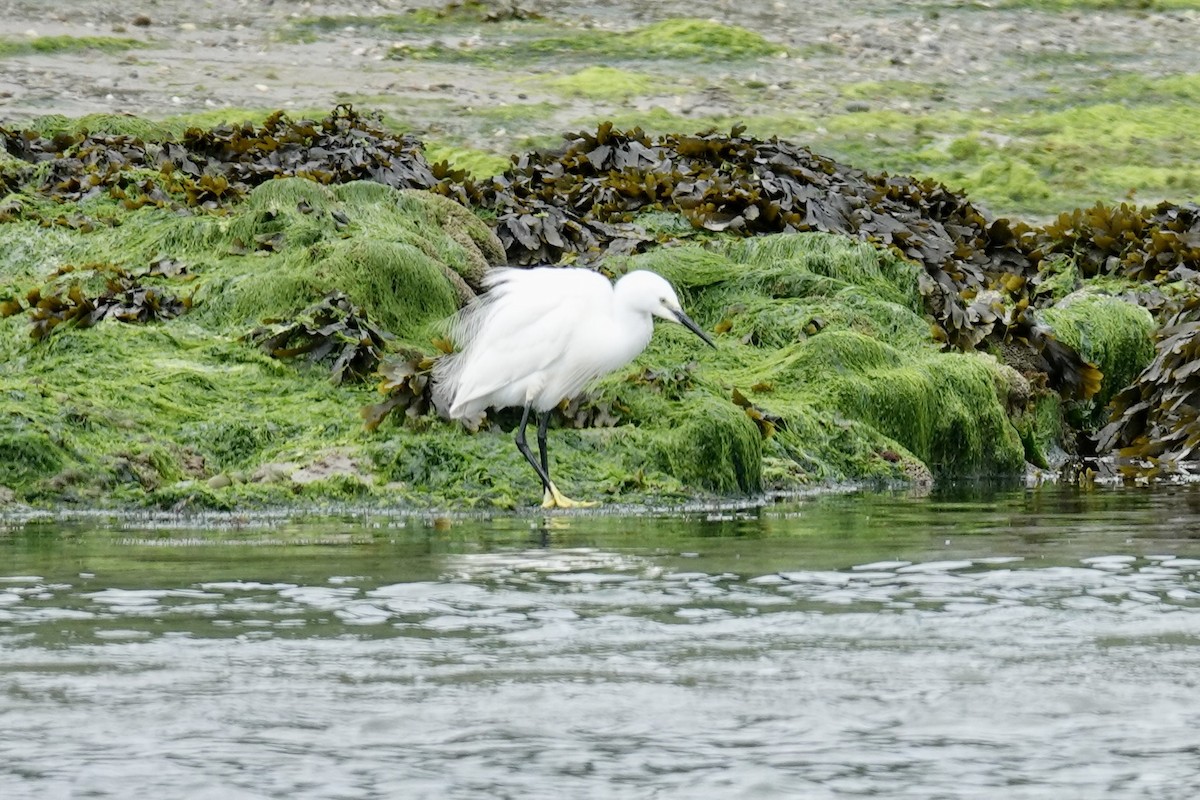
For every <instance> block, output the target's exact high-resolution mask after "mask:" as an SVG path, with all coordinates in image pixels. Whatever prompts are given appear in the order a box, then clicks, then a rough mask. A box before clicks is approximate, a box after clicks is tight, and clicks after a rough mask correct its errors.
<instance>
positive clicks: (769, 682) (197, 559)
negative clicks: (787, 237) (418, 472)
mask: <svg viewBox="0 0 1200 800" xmlns="http://www.w3.org/2000/svg"><path fill="white" fill-rule="evenodd" d="M1198 682H1200V489H1198V488H1196V487H1176V488H1169V489H1155V490H1149V489H1146V490H1142V489H1138V490H1098V491H1091V492H1084V491H1080V490H1076V489H1062V488H1042V489H1036V490H1020V491H1012V492H997V493H987V492H975V493H974V494H971V495H967V496H953V495H938V496H934V497H930V498H912V497H907V496H894V495H846V496H828V497H820V498H814V499H810V500H806V501H802V502H797V503H793V504H780V505H770V506H766V507H763V508H758V509H751V510H745V511H738V510H719V511H708V512H689V513H686V514H682V515H672V516H663V517H635V518H621V517H616V516H580V517H573V516H558V517H551V518H541V517H498V518H492V519H483V518H479V519H475V518H461V519H452V520H449V521H448V522H447V521H446V520H436V521H435V520H432V519H425V518H422V517H420V516H404V515H387V514H380V513H377V512H371V513H360V514H347V515H344V516H341V517H333V518H329V517H326V518H286V517H266V516H264V517H236V516H226V517H211V518H206V519H190V520H181V519H178V518H160V519H154V518H133V517H130V518H118V519H109V518H106V517H101V516H97V517H78V518H75V519H61V518H59V519H34V520H15V519H11V520H8V521H7V522H4V521H0V731H2V732H3V733H2V735H0V798H4V799H5V800H25V798H29V799H30V800H32V799H33V798H39V800H40V799H42V798H81V797H95V798H105V797H114V798H122V799H123V800H125V799H127V798H186V799H188V800H191V799H192V798H214V800H216V799H218V798H219V800H235V799H237V798H289V800H294V799H295V798H321V799H322V800H326V799H328V798H347V799H349V798H355V799H357V798H389V799H390V798H554V799H555V800H559V799H560V798H605V797H612V798H709V797H714V798H771V797H797V798H843V797H883V798H921V799H922V800H929V799H930V798H1000V799H1001V800H1013V799H1017V798H1052V799H1053V800H1068V799H1069V798H1081V799H1083V798H1087V800H1094V799H1095V798H1102V797H1103V798H1108V797H1112V798H1155V799H1156V800H1167V799H1171V800H1173V799H1174V798H1179V800H1191V798H1195V797H1197V796H1200V696H1198V694H1197V683H1198Z"/></svg>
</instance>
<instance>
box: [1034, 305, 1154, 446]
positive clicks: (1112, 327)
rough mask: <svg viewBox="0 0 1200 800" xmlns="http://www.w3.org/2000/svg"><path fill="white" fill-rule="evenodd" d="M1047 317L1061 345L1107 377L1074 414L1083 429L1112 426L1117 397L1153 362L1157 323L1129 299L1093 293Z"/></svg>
mask: <svg viewBox="0 0 1200 800" xmlns="http://www.w3.org/2000/svg"><path fill="white" fill-rule="evenodd" d="M1043 316H1044V317H1045V320H1046V322H1047V323H1048V324H1049V325H1050V326H1051V327H1052V328H1053V329H1054V333H1055V335H1056V336H1057V337H1058V338H1059V339H1061V340H1062V341H1064V342H1066V343H1067V344H1069V345H1071V346H1072V347H1074V348H1075V349H1076V350H1078V351H1079V353H1080V355H1082V356H1083V357H1084V358H1086V359H1087V360H1089V361H1091V362H1092V363H1094V364H1096V366H1098V367H1099V368H1100V371H1101V372H1102V373H1104V380H1103V383H1102V384H1101V387H1100V391H1099V392H1098V393H1097V394H1096V395H1095V396H1094V397H1092V398H1090V399H1088V400H1086V401H1083V403H1080V404H1077V407H1076V408H1074V414H1073V417H1074V419H1073V421H1074V422H1075V423H1076V424H1077V425H1078V427H1081V428H1084V429H1092V430H1094V429H1095V428H1097V427H1099V426H1100V425H1101V424H1103V423H1104V422H1105V421H1107V417H1108V403H1109V401H1110V400H1111V399H1112V397H1113V395H1115V394H1116V393H1117V392H1119V391H1120V390H1122V389H1124V388H1125V387H1126V386H1128V385H1129V384H1130V383H1132V382H1133V380H1134V378H1136V377H1137V376H1138V374H1139V373H1140V372H1141V371H1142V370H1143V369H1145V367H1146V366H1147V365H1148V364H1149V363H1150V362H1151V361H1152V360H1153V358H1154V339H1153V334H1154V330H1155V328H1156V327H1157V326H1156V324H1155V322H1154V319H1153V317H1152V316H1151V315H1150V312H1149V311H1147V310H1146V309H1144V308H1142V307H1141V306H1138V305H1135V304H1134V303H1132V302H1130V301H1128V300H1126V299H1123V298H1121V297H1114V296H1112V295H1108V294H1101V293H1091V292H1082V293H1078V294H1073V295H1070V296H1068V297H1067V298H1066V299H1064V300H1063V302H1060V303H1057V304H1056V305H1054V306H1053V307H1051V308H1048V309H1046V310H1045V312H1044V313H1043Z"/></svg>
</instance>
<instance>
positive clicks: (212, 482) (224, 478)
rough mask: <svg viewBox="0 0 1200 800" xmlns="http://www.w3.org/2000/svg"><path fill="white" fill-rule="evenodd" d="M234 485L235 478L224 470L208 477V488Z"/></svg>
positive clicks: (222, 487)
mask: <svg viewBox="0 0 1200 800" xmlns="http://www.w3.org/2000/svg"><path fill="white" fill-rule="evenodd" d="M232 485H233V478H231V477H229V476H228V475H226V474H225V473H223V472H222V473H221V474H220V475H213V476H212V477H211V478H209V479H208V488H210V489H224V488H225V487H226V486H232Z"/></svg>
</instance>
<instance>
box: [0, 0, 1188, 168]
mask: <svg viewBox="0 0 1200 800" xmlns="http://www.w3.org/2000/svg"><path fill="white" fill-rule="evenodd" d="M414 5H421V4H420V3H412V2H388V1H387V0H385V1H384V2H377V3H374V4H371V5H364V4H355V3H331V4H316V3H307V2H294V1H293V0H274V2H271V1H270V0H267V1H265V2H264V0H200V1H198V2H197V1H195V0H187V1H186V2H185V1H184V0H147V1H145V2H139V3H130V4H121V3H111V2H108V1H107V0H76V1H74V2H67V3H60V4H47V3H45V2H44V0H4V2H0V20H3V22H2V23H0V34H3V35H5V36H8V37H23V36H32V35H56V34H66V35H75V36H83V35H104V36H122V37H131V38H136V39H141V40H146V41H147V42H148V43H150V44H151V47H149V48H146V49H138V50H134V51H129V52H126V53H117V54H105V53H99V52H94V51H83V52H71V53H59V54H47V55H26V56H18V57H9V58H6V59H4V60H2V61H0V119H3V120H7V121H16V120H21V119H25V118H29V117H33V116H38V115H42V114H48V113H61V114H67V115H80V114H87V113H92V112H126V113H132V114H139V115H148V116H156V117H161V116H167V115H172V114H178V113H185V112H194V111H203V110H215V109H221V108H243V107H248V108H263V107H282V108H328V107H330V106H331V105H333V104H335V103H337V102H340V101H343V100H346V99H356V98H364V97H365V98H372V99H373V100H374V102H373V103H370V105H379V106H384V107H385V108H384V110H387V111H389V112H390V113H396V114H397V115H399V116H401V117H404V118H407V119H408V121H409V122H410V123H411V124H412V125H413V127H414V128H416V129H417V130H418V132H422V131H423V129H424V131H426V132H431V133H432V134H433V135H435V136H436V135H449V136H450V137H451V138H455V137H457V138H458V139H459V140H460V141H462V142H464V143H471V142H470V140H471V139H472V138H475V137H478V136H481V135H489V136H490V135H491V133H490V132H489V133H487V134H484V133H482V129H479V128H474V127H472V125H471V124H470V122H469V119H468V118H469V116H470V111H471V109H474V108H478V107H484V106H487V107H496V106H501V105H504V104H509V103H512V104H519V103H528V102H533V101H536V100H538V99H539V97H540V95H539V91H540V90H539V88H538V86H537V85H536V84H532V85H531V84H530V83H528V82H526V81H522V80H520V79H519V76H513V75H510V74H507V73H505V72H504V71H501V70H494V69H489V68H486V67H477V66H469V65H459V64H449V65H448V64H442V63H431V62H405V61H396V60H392V59H387V58H385V53H386V52H387V51H388V49H389V48H390V47H391V46H392V45H393V44H395V43H396V39H397V38H398V39H401V40H403V39H404V38H405V37H395V38H384V37H381V36H380V35H378V34H377V32H374V31H371V30H366V29H355V28H353V27H348V28H346V29H342V30H335V31H331V32H328V33H325V34H322V36H321V38H320V39H319V40H318V41H315V42H311V43H300V42H294V41H286V40H285V38H284V37H282V36H281V32H282V31H285V30H286V29H287V26H288V25H289V22H290V21H292V20H294V19H296V18H300V17H311V16H313V15H320V14H328V15H347V14H358V15H364V16H366V15H375V14H387V13H400V12H403V11H404V10H405V9H407V8H411V7H413V6H414ZM424 5H441V4H440V3H436V4H435V3H426V4H424ZM522 6H524V7H527V8H532V9H536V10H537V11H539V12H541V13H543V14H544V15H546V16H547V17H548V18H550V19H552V20H555V21H562V22H563V23H564V24H569V25H573V26H581V27H588V26H596V27H605V28H628V27H633V26H636V25H639V24H644V23H646V22H648V21H653V20H655V19H662V18H666V17H672V16H692V17H700V18H710V19H715V20H721V21H727V22H731V23H736V24H738V25H741V26H743V27H746V28H750V29H752V30H755V31H758V32H760V33H762V34H764V35H765V36H767V37H769V38H770V40H771V41H773V42H778V43H779V44H780V46H781V50H780V55H779V56H778V57H776V58H769V59H761V60H759V61H758V62H756V63H754V64H753V65H751V66H750V67H749V68H748V69H750V70H751V71H750V72H748V73H747V72H745V71H743V72H742V73H738V75H737V77H738V78H739V79H745V78H747V77H749V78H753V81H752V83H753V84H754V85H755V86H759V85H761V86H762V87H763V88H762V90H761V92H745V91H743V92H729V91H726V90H725V88H724V85H723V82H726V81H728V80H729V79H730V75H731V73H730V72H729V70H727V69H725V67H724V66H723V65H721V64H715V65H712V66H711V67H709V68H706V69H707V71H706V73H705V74H704V75H701V76H695V75H693V76H690V77H688V78H685V80H684V86H683V88H682V89H679V88H675V89H672V91H671V92H670V93H669V94H668V95H667V96H651V97H645V98H639V99H637V100H636V101H632V105H633V107H635V108H645V109H649V108H653V107H654V106H662V107H664V108H667V109H668V110H670V111H671V112H672V113H676V114H681V115H684V116H687V115H696V116H700V115H704V114H708V115H712V114H732V115H756V114H760V113H763V112H764V111H787V112H791V113H795V112H803V113H812V114H821V113H838V112H842V111H845V110H847V106H850V108H849V110H856V109H855V108H854V107H853V105H852V103H851V102H849V101H847V99H846V98H845V97H842V96H840V95H839V94H838V92H836V91H829V88H830V87H837V86H841V85H845V84H849V83H854V82H857V81H900V82H908V81H911V82H916V83H924V84H928V83H936V84H938V85H940V86H941V87H943V88H942V90H941V91H938V92H935V93H933V94H932V96H926V97H924V98H922V99H921V100H920V101H919V102H920V103H922V104H924V106H928V107H931V108H932V107H946V106H950V107H962V108H966V109H979V108H986V107H987V106H988V105H989V104H996V103H1012V102H1014V101H1015V102H1020V101H1021V98H1023V97H1026V96H1028V97H1030V98H1036V97H1041V96H1044V95H1045V93H1046V91H1047V87H1054V89H1053V90H1054V91H1056V92H1060V93H1061V92H1062V91H1066V92H1067V93H1069V92H1070V90H1071V86H1072V82H1073V81H1074V82H1077V81H1079V80H1086V79H1087V76H1088V75H1089V74H1096V75H1101V74H1105V75H1107V74H1112V73H1114V72H1137V73H1143V74H1147V75H1158V74H1163V73H1178V72H1188V71H1197V70H1200V14H1198V13H1197V12H1178V13H1152V14H1145V13H1137V14H1107V13H1098V12H1077V13H1041V12H1036V11H1031V10H1028V9H1015V10H1011V9H1010V10H993V9H989V8H987V6H986V4H984V3H956V2H942V3H927V2H882V1H880V0H856V2H853V3H848V2H845V0H841V1H840V2H830V1H829V0H816V2H803V3H801V2H776V1H773V0H737V2H731V1H729V0H696V2H680V1H679V0H668V1H667V2H656V3H641V2H637V0H609V1H608V2H596V3H571V2H554V1H553V0H541V1H540V2H539V1H538V0H534V1H533V2H528V3H522ZM138 17H142V18H143V19H141V20H138V22H140V23H142V24H135V20H136V19H137V18H138ZM147 23H148V24H147ZM482 27H485V26H481V28H482ZM481 34H482V35H483V36H487V35H488V34H489V31H487V30H481ZM392 36H394V34H393V35H392ZM408 41H410V43H411V42H413V39H409V40H408ZM417 43H420V42H417ZM785 54H786V55H785ZM554 69H555V66H554V65H553V64H550V65H546V64H540V65H531V71H542V72H544V71H547V70H549V71H553V70H554ZM553 99H554V102H555V103H557V104H559V110H558V112H557V113H556V114H555V115H554V116H553V118H552V119H549V120H543V121H542V124H551V125H553V124H556V123H557V124H561V125H563V126H569V125H570V123H571V120H573V119H582V118H586V117H588V116H589V115H591V114H594V113H595V112H597V111H600V112H603V110H604V109H602V108H601V109H597V108H595V102H594V101H589V100H587V99H582V98H574V99H572V98H563V97H561V96H559V97H555V98H553ZM885 102H886V101H885ZM895 102H896V103H898V104H899V105H900V106H901V107H906V106H911V103H912V101H910V100H907V99H904V98H900V99H898V100H896V101H895ZM876 105H878V103H876ZM916 110H917V111H919V110H920V109H919V108H918V109H916ZM456 119H457V121H456ZM560 129H561V128H560ZM502 134H503V132H501V135H502ZM476 144H478V143H476ZM490 144H491V145H492V149H496V145H502V144H504V143H500V142H491V143H490ZM485 146H486V145H485Z"/></svg>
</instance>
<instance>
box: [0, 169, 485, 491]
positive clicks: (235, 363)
mask: <svg viewBox="0 0 1200 800" xmlns="http://www.w3.org/2000/svg"><path fill="white" fill-rule="evenodd" d="M335 212H336V213H338V214H340V215H342V216H343V217H344V218H345V219H346V220H347V222H346V223H345V224H342V223H340V222H339V220H338V218H336V217H335V216H334V213H335ZM0 236H2V237H3V238H2V239H0V250H3V251H4V252H5V253H6V254H15V255H16V257H15V258H12V259H6V260H5V263H4V267H3V270H2V271H0V285H5V284H7V285H10V286H13V287H22V288H23V287H24V286H26V285H27V284H28V283H30V282H32V283H34V284H40V283H41V282H43V281H44V280H45V279H46V277H47V276H48V275H49V274H50V273H51V272H53V271H54V270H56V269H59V268H60V267H62V266H64V265H67V264H72V263H90V262H94V261H107V262H109V263H116V264H121V265H124V266H126V267H129V268H134V267H136V266H137V265H142V266H144V265H145V264H146V263H147V262H148V261H149V260H151V259H153V258H157V257H159V256H161V255H164V254H166V255H169V256H170V257H171V258H174V259H178V260H180V261H182V262H184V263H185V264H187V265H188V273H187V275H186V276H185V277H184V278H180V279H179V280H180V286H181V287H186V289H187V290H190V291H191V292H192V296H193V297H194V299H195V301H196V306H195V310H194V313H192V314H189V315H187V316H186V317H182V318H179V319H176V320H171V321H170V322H167V323H161V324H153V325H147V326H142V327H136V328H135V327H133V326H126V325H120V324H117V323H113V322H101V323H100V324H99V325H97V326H96V327H95V328H91V329H87V330H75V329H66V330H61V331H59V330H56V331H55V332H54V334H53V335H52V336H51V337H50V339H49V340H48V341H45V342H34V341H32V340H31V339H30V336H29V325H28V322H27V321H26V319H25V318H24V316H22V315H17V316H13V317H9V318H6V319H3V320H0V365H2V366H0V383H2V384H3V385H4V386H5V391H4V392H3V393H0V419H4V420H5V421H6V422H5V424H4V427H3V428H2V429H0V455H2V456H3V459H2V461H3V463H4V464H5V465H9V466H6V467H5V469H4V472H3V473H2V476H0V483H5V484H7V485H10V486H11V487H12V488H13V489H14V490H16V491H17V492H18V493H19V496H20V497H22V498H24V499H26V500H28V501H44V500H47V499H54V500H56V501H60V502H62V501H67V502H69V501H76V502H86V503H105V502H120V501H124V502H128V501H135V502H152V503H156V504H160V505H168V506H173V505H175V504H177V503H180V502H185V503H191V504H195V505H203V506H215V507H225V506H228V505H236V504H237V503H251V502H258V501H261V502H287V501H294V500H295V499H297V498H299V499H301V500H305V499H307V500H319V499H321V498H328V497H332V496H334V495H345V494H346V493H347V491H349V490H351V489H354V487H353V486H351V485H350V484H347V483H345V482H344V481H343V482H341V483H339V482H338V481H337V480H335V481H334V482H333V483H328V482H326V483H322V484H320V485H315V486H312V487H309V486H307V485H306V486H304V487H303V488H295V489H288V488H284V487H279V486H272V487H265V486H259V485H258V484H253V485H251V484H248V483H247V482H246V479H248V478H249V477H251V476H252V475H253V474H254V472H255V470H257V469H259V468H260V467H262V466H263V465H265V464H270V463H272V462H299V463H301V464H303V463H307V462H308V461H309V460H310V459H312V458H313V454H315V453H320V452H323V451H325V450H327V449H329V448H331V447H335V448H336V447H341V448H345V449H346V450H348V451H351V452H359V451H360V450H362V448H363V447H364V446H365V445H366V444H368V443H369V437H368V436H367V434H366V433H365V431H364V430H363V427H362V422H361V419H360V418H359V415H358V409H359V408H360V407H361V406H362V405H363V404H364V403H366V402H368V401H369V399H370V398H371V395H372V392H371V389H370V388H369V387H365V386H357V387H353V386H337V387H335V386H333V385H331V383H330V382H329V380H328V372H324V373H323V372H321V371H319V370H316V369H306V368H303V367H297V366H292V365H289V364H284V363H281V362H278V361H276V360H274V359H271V358H269V357H267V356H266V355H264V354H262V353H260V352H259V351H258V349H257V348H256V347H254V346H253V345H252V344H250V343H248V342H242V341H240V340H239V338H238V337H240V336H241V335H242V334H244V333H245V332H246V331H247V329H248V328H249V327H250V326H251V325H253V324H256V323H257V322H258V321H260V320H261V319H262V318H264V317H269V316H280V315H286V314H287V313H289V312H290V311H296V310H299V309H300V308H303V307H305V306H306V305H307V304H309V303H310V302H311V301H312V300H314V299H318V298H319V296H320V293H321V292H323V291H325V290H326V289H328V288H340V289H342V290H343V291H345V293H346V294H347V295H348V296H352V297H356V298H358V300H357V301H356V302H361V304H362V305H363V307H364V308H367V309H368V310H369V313H371V314H372V315H373V317H374V318H375V319H377V320H381V321H386V322H387V323H388V327H389V328H390V329H391V330H392V332H393V333H396V334H398V335H399V336H400V337H401V339H403V338H405V337H409V338H410V339H412V340H416V341H419V342H427V341H428V330H427V329H430V328H431V326H434V325H436V324H438V323H439V322H440V321H441V320H442V319H443V318H444V317H446V316H447V315H448V314H450V313H451V312H452V311H453V310H454V309H456V308H457V307H458V305H459V304H460V302H461V300H462V298H461V297H460V296H459V294H458V291H459V289H460V288H462V287H463V286H465V279H464V277H463V276H467V277H469V278H471V279H472V280H475V279H477V278H478V276H479V275H480V274H481V273H482V270H483V269H484V268H485V267H486V264H487V263H488V261H489V260H491V259H494V258H496V257H497V256H498V255H499V254H500V253H501V252H502V251H501V250H500V247H499V244H498V243H497V242H495V240H494V238H492V234H491V232H490V230H489V229H488V228H487V227H486V225H484V224H483V223H482V222H480V221H479V220H478V219H477V218H475V217H474V215H472V214H470V212H468V211H466V210H465V209H462V208H461V207H459V206H456V205H455V204H453V203H451V202H450V201H448V200H446V199H445V198H442V197H437V196H434V195H428V194H426V193H423V192H403V191H396V190H392V189H389V188H387V187H384V186H381V185H379V184H364V183H357V184H356V183H350V184H344V185H341V186H337V187H334V188H330V187H324V186H321V185H319V184H316V183H313V182H311V181H307V180H304V179H299V178H296V179H284V180H278V181H273V182H270V183H267V184H263V185H262V186H260V187H258V188H257V189H256V190H255V191H254V192H251V193H250V195H249V196H248V197H247V199H246V201H245V202H244V203H242V204H240V205H239V206H237V207H236V208H235V209H234V210H233V211H232V212H231V213H230V214H228V215H225V216H198V217H181V216H179V215H176V214H171V213H169V212H166V211H162V210H158V209H142V210H139V211H136V212H131V213H128V214H126V215H125V216H124V218H123V220H122V224H121V225H119V226H117V227H113V228H100V229H97V230H95V231H93V232H92V233H82V232H77V231H73V232H68V231H63V230H58V229H53V228H42V227H40V226H37V225H35V224H32V223H9V224H8V225H5V226H3V227H0ZM263 236H265V237H266V239H265V240H264V239H258V238H257V237H263ZM276 236H279V237H280V238H278V239H276V238H275V237H276ZM264 242H267V243H269V245H268V246H266V247H265V248H264V246H263V243H264ZM477 242H479V243H478V244H477ZM256 243H257V246H256ZM431 254H432V255H431ZM75 275H76V273H75V272H72V273H67V274H65V275H64V276H62V277H61V278H59V279H58V280H67V279H71V278H72V277H73V276H75ZM81 275H82V273H81ZM451 276H457V278H458V282H457V283H455V282H454V281H453V280H452V277H451ZM467 291H469V289H468V290H467ZM9 387H12V388H11V389H10V388H9ZM230 472H235V473H239V472H240V473H244V475H243V479H242V480H238V481H233V482H232V483H231V484H230V485H229V486H227V487H221V486H218V487H215V488H214V487H210V486H208V484H207V483H206V481H208V480H209V479H210V478H212V477H213V476H216V475H221V474H225V473H230ZM176 484H183V485H181V486H176ZM293 492H299V494H297V495H295V496H294V497H293ZM355 492H356V493H357V494H356V496H358V495H360V494H362V492H360V491H359V490H357V489H355ZM231 498H232V499H231Z"/></svg>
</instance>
